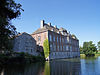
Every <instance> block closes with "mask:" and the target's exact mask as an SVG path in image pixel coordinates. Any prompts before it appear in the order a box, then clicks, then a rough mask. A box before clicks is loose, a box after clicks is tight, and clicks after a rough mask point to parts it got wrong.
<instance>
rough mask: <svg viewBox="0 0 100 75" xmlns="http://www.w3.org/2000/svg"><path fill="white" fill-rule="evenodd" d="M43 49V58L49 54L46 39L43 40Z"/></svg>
mask: <svg viewBox="0 0 100 75" xmlns="http://www.w3.org/2000/svg"><path fill="white" fill-rule="evenodd" d="M43 49H44V55H45V58H47V57H48V56H49V54H50V49H49V41H48V39H46V40H44V43H43Z"/></svg>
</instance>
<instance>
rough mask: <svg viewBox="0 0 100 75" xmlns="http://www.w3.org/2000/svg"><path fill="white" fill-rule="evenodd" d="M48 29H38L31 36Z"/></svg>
mask: <svg viewBox="0 0 100 75" xmlns="http://www.w3.org/2000/svg"><path fill="white" fill-rule="evenodd" d="M47 30H48V29H46V28H44V27H43V28H39V29H37V30H36V31H35V32H33V33H32V34H37V33H40V32H44V31H47Z"/></svg>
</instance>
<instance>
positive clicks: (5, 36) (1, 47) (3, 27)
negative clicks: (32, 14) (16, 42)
mask: <svg viewBox="0 0 100 75" xmlns="http://www.w3.org/2000/svg"><path fill="white" fill-rule="evenodd" d="M21 10H23V9H22V8H21V5H20V4H17V3H15V1H14V0H0V51H5V50H11V48H12V44H11V40H10V38H11V37H12V36H13V35H16V34H17V32H16V28H15V26H14V25H12V24H11V20H12V19H14V18H17V17H19V16H20V15H21V12H20V11H21Z"/></svg>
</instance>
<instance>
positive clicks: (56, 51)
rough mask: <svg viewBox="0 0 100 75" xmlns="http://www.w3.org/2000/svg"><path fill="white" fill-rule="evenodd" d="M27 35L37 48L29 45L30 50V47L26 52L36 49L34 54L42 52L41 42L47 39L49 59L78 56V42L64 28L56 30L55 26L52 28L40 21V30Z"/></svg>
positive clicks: (49, 24)
mask: <svg viewBox="0 0 100 75" xmlns="http://www.w3.org/2000/svg"><path fill="white" fill-rule="evenodd" d="M29 35H30V37H32V38H33V39H34V40H35V41H36V42H35V43H36V45H37V47H36V46H34V47H32V45H34V44H32V43H30V45H31V47H32V48H31V47H30V48H29V50H27V52H28V51H30V50H31V51H32V50H34V49H36V50H35V52H43V42H44V40H46V39H48V41H49V47H50V55H49V59H59V58H73V57H79V56H80V50H79V40H78V39H77V37H76V36H75V35H71V34H70V33H68V31H67V30H66V29H64V28H57V26H52V25H51V23H48V24H47V23H45V21H44V20H41V23H40V28H39V29H37V30H36V31H35V32H33V33H32V34H29ZM29 35H28V36H29ZM23 38H24V37H23ZM32 38H31V39H32ZM30 42H31V41H30ZM28 43H29V42H28ZM24 47H25V45H24ZM33 52H34V51H33ZM30 54H32V53H30ZM33 55H34V54H33Z"/></svg>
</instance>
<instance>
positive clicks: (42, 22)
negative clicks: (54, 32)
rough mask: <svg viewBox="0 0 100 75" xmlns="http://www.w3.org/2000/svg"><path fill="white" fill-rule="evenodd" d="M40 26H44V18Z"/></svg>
mask: <svg viewBox="0 0 100 75" xmlns="http://www.w3.org/2000/svg"><path fill="white" fill-rule="evenodd" d="M40 26H41V27H40V28H43V27H44V20H41V23H40Z"/></svg>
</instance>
